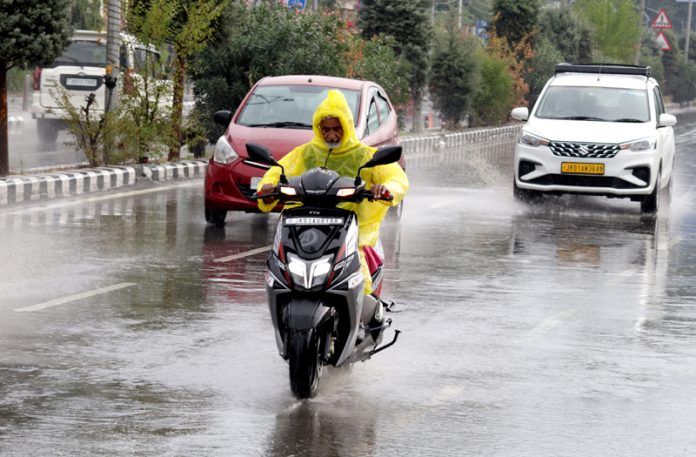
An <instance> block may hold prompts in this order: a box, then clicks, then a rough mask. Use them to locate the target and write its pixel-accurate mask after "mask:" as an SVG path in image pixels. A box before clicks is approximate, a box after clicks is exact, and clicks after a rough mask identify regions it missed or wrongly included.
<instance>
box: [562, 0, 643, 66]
mask: <svg viewBox="0 0 696 457" xmlns="http://www.w3.org/2000/svg"><path fill="white" fill-rule="evenodd" d="M573 8H574V10H575V11H576V12H577V13H578V14H579V15H580V16H581V17H583V18H585V19H586V20H587V21H588V22H589V23H590V24H591V26H592V28H593V30H594V37H595V40H594V41H595V43H596V45H597V46H598V51H599V52H598V54H597V55H598V56H602V57H603V58H605V59H607V60H608V61H611V62H617V63H633V62H634V61H635V57H636V52H637V50H638V45H639V43H640V25H639V24H640V16H639V13H638V11H637V10H636V8H635V4H634V2H633V1H632V0H577V1H576V2H575V3H574V4H573ZM595 60H599V59H597V58H595Z"/></svg>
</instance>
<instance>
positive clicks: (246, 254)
mask: <svg viewBox="0 0 696 457" xmlns="http://www.w3.org/2000/svg"><path fill="white" fill-rule="evenodd" d="M270 250H271V245H270V244H269V245H268V246H264V247H262V248H257V249H252V250H250V251H245V252H240V253H239V254H234V255H230V256H227V257H220V258H219V259H215V260H213V262H229V261H231V260H237V259H243V258H244V257H249V256H252V255H256V254H260V253H262V252H266V251H270Z"/></svg>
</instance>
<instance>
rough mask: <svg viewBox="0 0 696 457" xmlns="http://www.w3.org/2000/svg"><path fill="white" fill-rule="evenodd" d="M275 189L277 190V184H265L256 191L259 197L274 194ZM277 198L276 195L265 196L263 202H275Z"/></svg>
mask: <svg viewBox="0 0 696 457" xmlns="http://www.w3.org/2000/svg"><path fill="white" fill-rule="evenodd" d="M275 191H276V186H274V185H273V184H264V185H263V186H261V189H259V190H258V192H256V195H258V196H259V197H262V196H264V195H268V194H272V193H274V192H275ZM275 200H276V198H275V197H264V198H263V202H264V203H266V204H268V203H273V202H274V201H275Z"/></svg>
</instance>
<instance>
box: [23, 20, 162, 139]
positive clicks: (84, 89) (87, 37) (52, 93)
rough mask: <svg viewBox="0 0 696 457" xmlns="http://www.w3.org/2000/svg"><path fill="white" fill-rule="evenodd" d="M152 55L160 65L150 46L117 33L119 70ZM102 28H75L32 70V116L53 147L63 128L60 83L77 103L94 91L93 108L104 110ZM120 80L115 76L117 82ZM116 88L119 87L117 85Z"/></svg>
mask: <svg viewBox="0 0 696 457" xmlns="http://www.w3.org/2000/svg"><path fill="white" fill-rule="evenodd" d="M148 57H154V59H155V62H158V64H159V65H161V56H160V53H159V52H158V51H157V50H156V49H155V48H154V47H153V46H145V45H143V44H141V43H139V42H138V41H137V40H135V39H134V38H133V37H132V36H130V35H127V34H125V33H122V34H121V51H120V62H119V65H120V68H121V72H122V74H123V72H126V71H128V72H132V71H135V72H138V71H139V70H140V69H141V68H143V67H144V65H145V62H146V59H147V58H148ZM105 68H106V32H95V31H91V30H76V31H75V32H74V34H73V36H72V38H71V42H70V44H69V45H68V47H67V48H66V49H65V51H63V54H62V55H61V56H59V57H58V58H57V59H55V60H54V61H53V63H51V64H50V65H48V66H45V67H43V68H37V69H36V70H34V75H33V76H34V80H33V89H34V95H33V101H32V106H31V112H32V118H34V119H36V127H37V133H38V135H39V139H40V140H41V143H42V144H43V145H44V146H46V147H53V146H54V145H55V142H56V138H57V137H58V132H59V131H60V130H62V129H65V128H66V125H65V119H66V118H67V115H66V113H65V111H64V110H63V109H61V108H60V107H59V104H58V100H57V99H58V98H59V97H60V95H59V93H58V90H57V89H58V88H59V87H62V88H63V89H64V90H65V91H67V94H68V96H69V99H70V102H71V103H72V104H73V105H74V106H76V107H78V106H83V105H84V104H85V98H86V97H87V95H89V94H90V93H94V94H95V95H96V100H97V106H96V107H95V111H97V112H100V111H103V110H104V100H105V97H106V93H105V91H106V87H105V86H104V76H105ZM122 80H123V78H122V77H119V83H121V82H122ZM119 90H120V89H119Z"/></svg>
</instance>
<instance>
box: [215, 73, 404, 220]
mask: <svg viewBox="0 0 696 457" xmlns="http://www.w3.org/2000/svg"><path fill="white" fill-rule="evenodd" d="M330 89H338V90H340V91H341V92H342V93H343V94H344V95H345V97H346V99H347V101H348V104H349V106H350V109H351V111H352V113H353V118H354V120H355V130H356V133H357V136H358V138H359V139H360V140H361V141H363V142H364V143H366V144H368V145H370V146H374V147H379V146H385V145H396V144H399V129H398V126H397V120H396V111H395V110H394V107H393V106H392V104H391V102H390V101H389V98H388V96H387V94H386V92H385V91H384V89H383V88H382V87H380V86H379V85H378V84H376V83H374V82H372V81H360V80H356V79H347V78H337V77H329V76H306V75H304V76H303V75H294V76H276V77H266V78H263V79H261V80H260V81H259V82H257V83H256V84H255V85H254V86H253V87H252V88H251V90H250V91H249V93H248V94H247V95H246V97H245V98H244V100H243V101H242V103H241V105H240V106H239V107H238V108H237V110H236V112H234V114H233V113H232V112H230V111H218V112H217V113H216V114H215V119H216V122H218V123H221V124H223V125H226V126H227V128H226V130H225V133H224V134H223V135H222V136H221V137H220V138H219V139H218V141H217V142H216V144H215V152H214V154H213V157H212V158H211V159H210V162H209V164H208V170H207V172H206V176H205V219H206V221H207V222H208V223H211V224H215V225H218V226H222V225H224V223H225V217H226V215H227V212H228V211H246V212H257V211H258V207H257V204H256V201H255V200H251V199H250V197H251V195H252V194H253V193H254V192H255V191H256V186H257V184H258V182H259V180H260V179H261V177H262V176H263V174H264V173H265V172H266V170H267V169H268V166H267V165H264V164H260V163H257V162H254V161H251V160H249V158H248V156H247V151H246V145H247V143H258V144H262V145H264V146H266V147H267V148H269V149H270V151H271V153H272V154H273V156H274V158H275V159H276V160H278V159H280V158H281V157H283V156H284V155H285V154H287V153H288V152H290V151H291V150H292V149H293V148H295V147H296V146H299V145H301V144H304V143H306V142H308V141H309V140H311V139H312V137H313V135H314V134H313V131H312V115H313V114H314V110H315V109H316V107H317V106H318V105H319V103H321V102H322V101H323V100H324V99H325V98H326V95H327V92H328V91H329V90H330ZM401 166H402V167H404V169H405V163H404V162H403V159H402V162H401ZM401 208H402V207H401V206H399V207H397V208H394V209H393V210H395V213H396V215H397V217H398V216H400V214H401ZM277 210H279V209H277Z"/></svg>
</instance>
